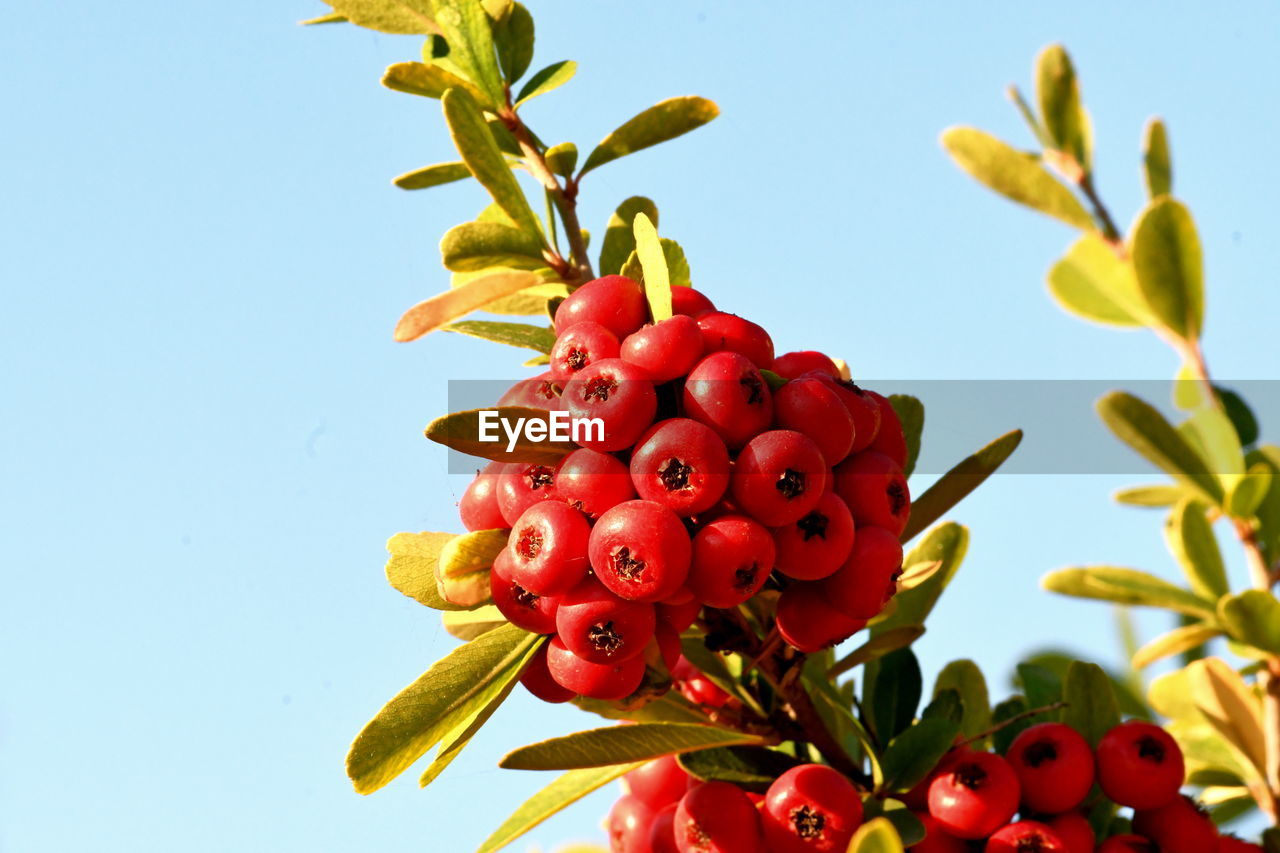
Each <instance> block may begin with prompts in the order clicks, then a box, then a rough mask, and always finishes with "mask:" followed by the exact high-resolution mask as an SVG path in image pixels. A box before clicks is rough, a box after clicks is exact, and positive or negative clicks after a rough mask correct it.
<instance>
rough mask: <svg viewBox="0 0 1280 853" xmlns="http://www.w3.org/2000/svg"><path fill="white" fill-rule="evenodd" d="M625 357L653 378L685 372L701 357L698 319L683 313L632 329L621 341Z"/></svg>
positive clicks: (658, 379) (665, 378)
mask: <svg viewBox="0 0 1280 853" xmlns="http://www.w3.org/2000/svg"><path fill="white" fill-rule="evenodd" d="M621 354H622V360H623V361H626V362H629V363H630V364H634V365H635V366H636V367H639V368H640V369H641V370H643V371H644V372H645V373H647V374H648V375H649V378H651V379H652V380H653V381H654V382H670V381H671V380H672V379H676V378H678V377H681V376H684V375H685V374H686V373H688V372H689V371H690V370H692V369H693V366H694V365H695V364H697V363H698V359H700V358H702V331H701V330H700V329H699V328H698V321H697V320H695V319H693V318H692V317H689V316H686V315H684V314H676V315H674V316H672V317H668V318H667V319H665V320H663V321H661V322H658V323H654V324H653V325H651V326H645V327H644V328H642V329H640V330H638V331H635V332H632V333H631V334H630V335H629V336H627V339H626V340H625V341H623V342H622V349H621Z"/></svg>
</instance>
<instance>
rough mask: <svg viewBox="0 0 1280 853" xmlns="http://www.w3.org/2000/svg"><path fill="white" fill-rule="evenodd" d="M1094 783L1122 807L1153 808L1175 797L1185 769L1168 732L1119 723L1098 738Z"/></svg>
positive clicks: (1148, 725)
mask: <svg viewBox="0 0 1280 853" xmlns="http://www.w3.org/2000/svg"><path fill="white" fill-rule="evenodd" d="M1097 764H1098V784H1099V785H1101V786H1102V792H1103V793H1104V794H1106V795H1107V796H1108V797H1110V798H1111V799H1112V800H1114V801H1115V802H1117V803H1119V804H1120V805H1122V806H1129V807H1131V808H1135V809H1156V808H1159V807H1161V806H1164V805H1168V804H1169V803H1170V802H1171V801H1173V800H1175V799H1176V798H1177V796H1178V790H1179V789H1180V788H1181V787H1182V781H1183V777H1184V775H1185V773H1186V767H1185V765H1184V764H1183V761H1182V750H1181V749H1179V748H1178V744H1177V742H1176V741H1175V740H1174V739H1173V738H1172V737H1170V736H1169V733H1168V732H1166V731H1165V730H1164V729H1162V728H1160V727H1159V726H1156V725H1152V724H1151V723H1145V722H1143V721H1141V720H1130V721H1129V722H1127V723H1121V724H1120V725H1118V726H1116V727H1115V728H1113V729H1111V731H1109V732H1107V733H1106V734H1105V735H1103V736H1102V740H1101V741H1100V742H1099V743H1098V752H1097Z"/></svg>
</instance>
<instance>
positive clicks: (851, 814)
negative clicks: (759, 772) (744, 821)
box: [761, 764, 862, 853]
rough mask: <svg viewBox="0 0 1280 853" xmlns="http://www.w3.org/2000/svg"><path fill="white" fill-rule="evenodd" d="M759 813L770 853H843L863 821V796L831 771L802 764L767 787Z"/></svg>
mask: <svg viewBox="0 0 1280 853" xmlns="http://www.w3.org/2000/svg"><path fill="white" fill-rule="evenodd" d="M761 817H762V818H763V819H764V837H765V841H766V842H768V845H769V850H770V853H845V850H846V849H847V848H848V847H849V839H851V838H852V837H853V833H854V832H855V831H856V830H857V828H858V825H859V824H861V823H862V798H861V797H859V796H858V789H857V788H855V787H853V783H852V782H850V781H849V780H848V779H846V778H845V777H844V776H843V775H841V774H840V773H839V772H837V771H836V770H833V769H831V768H830V767H827V766H826V765H824V764H802V765H800V766H799V767H793V768H791V769H790V770H788V771H787V772H785V773H783V774H782V775H781V776H779V777H778V778H777V779H775V780H774V781H773V784H772V785H770V786H769V791H768V793H767V794H765V798H764V810H763V813H762V814H761Z"/></svg>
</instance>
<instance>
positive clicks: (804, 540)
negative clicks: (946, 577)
mask: <svg viewBox="0 0 1280 853" xmlns="http://www.w3.org/2000/svg"><path fill="white" fill-rule="evenodd" d="M672 291H673V293H672V304H673V311H674V316H672V317H670V318H667V319H664V320H661V321H659V322H656V323H651V322H648V307H647V303H646V299H645V294H644V292H643V289H642V288H641V286H640V285H639V284H637V283H636V282H635V281H633V280H631V279H629V278H626V277H623V276H616V275H614V276H606V277H604V278H600V279H596V280H595V281H592V282H589V283H587V284H585V285H583V286H582V287H580V288H578V289H577V290H576V291H574V292H573V294H571V295H570V296H569V297H568V298H567V299H565V300H564V302H562V303H561V304H560V305H559V307H558V308H557V309H556V312H555V330H556V334H557V338H556V343H555V346H554V348H553V349H552V351H551V355H550V370H549V371H547V372H546V373H544V374H542V375H541V376H538V377H535V378H533V379H529V380H525V381H522V382H520V383H518V384H517V385H516V386H514V387H513V388H512V389H511V390H510V391H508V392H507V393H506V394H505V395H504V396H503V397H502V399H500V400H499V405H502V406H523V407H533V408H543V409H552V410H561V411H565V412H567V413H568V415H569V416H570V418H571V419H574V420H577V419H583V420H588V419H598V423H599V424H601V425H602V429H598V430H596V431H594V432H593V431H591V430H586V431H584V432H587V433H588V434H587V435H582V434H580V435H579V436H578V439H577V444H578V446H579V447H578V449H576V450H574V451H573V452H571V453H569V454H568V455H567V456H565V457H564V458H563V459H562V461H560V463H559V464H558V465H555V466H550V465H539V464H525V463H505V464H499V463H493V464H491V465H489V466H488V467H487V468H485V469H484V470H483V471H481V472H480V473H479V474H478V475H477V476H476V479H475V480H474V482H472V483H471V485H470V486H469V487H468V488H467V490H466V493H465V494H464V495H463V498H462V500H461V503H460V511H461V516H462V522H463V524H464V525H465V526H466V527H467V529H468V530H473V531H474V530H488V529H496V528H502V529H510V531H511V532H510V534H509V538H508V544H507V547H506V549H505V550H504V551H502V553H501V555H500V556H499V557H498V558H497V560H496V561H495V562H494V565H493V570H492V572H491V574H490V578H491V580H490V586H491V590H492V597H493V602H494V604H495V605H497V607H498V608H499V609H500V610H501V611H502V613H503V614H504V615H505V616H506V618H507V619H508V620H509V621H510V622H511V623H512V624H514V625H517V626H519V627H521V628H524V629H526V630H529V631H533V632H536V633H540V634H551V635H554V636H553V637H552V639H551V641H550V642H549V643H548V644H547V645H546V646H545V651H544V652H541V653H540V654H539V657H538V659H537V660H536V661H535V662H534V664H533V665H532V666H530V667H529V669H528V670H527V672H526V675H525V677H524V683H525V685H526V686H527V687H528V688H529V689H530V690H531V691H532V692H534V693H535V694H536V695H538V696H539V697H541V698H543V699H546V700H548V701H566V700H567V699H568V698H570V697H572V696H574V695H583V696H588V697H592V698H596V699H605V700H618V699H622V698H624V697H626V696H628V695H630V694H632V693H633V692H635V691H636V690H637V688H638V687H639V686H640V684H641V683H642V681H643V678H644V672H645V668H646V666H645V661H646V658H648V659H649V660H650V661H651V662H654V661H656V657H657V651H656V650H654V647H655V646H656V647H657V649H659V650H661V654H662V657H663V658H664V659H665V660H666V663H667V666H668V668H669V669H670V668H672V667H674V666H676V664H677V663H678V661H679V635H680V633H681V632H682V631H684V630H685V629H686V628H688V627H689V626H690V625H691V624H693V622H694V621H695V620H696V619H697V616H698V614H699V612H700V610H701V608H702V607H704V606H707V607H713V608H732V607H736V606H737V605H739V604H742V603H744V602H746V601H747V600H748V599H750V598H751V597H753V596H754V595H756V594H757V593H759V592H760V591H761V590H762V589H763V588H764V587H765V585H766V583H767V582H770V580H771V579H772V587H773V588H775V589H780V597H779V600H778V603H777V612H776V624H777V628H778V631H779V633H780V635H781V636H782V638H783V639H784V640H786V641H787V642H789V643H790V644H791V645H793V646H795V647H796V648H797V649H799V650H801V651H805V652H810V651H817V650H818V649H821V648H823V647H826V646H829V645H832V644H834V643H836V642H839V641H840V640H843V639H845V638H846V637H848V636H850V635H852V634H853V633H855V632H856V631H858V630H860V629H861V628H862V627H863V626H865V624H866V621H867V620H868V619H870V618H872V617H873V616H875V615H876V614H877V613H879V612H880V611H881V609H882V608H883V607H884V605H885V604H886V603H887V602H888V600H889V598H890V597H891V596H892V595H893V593H894V591H895V582H896V579H897V576H898V575H899V574H900V572H901V567H902V548H901V546H900V545H899V542H898V537H899V535H900V534H901V533H902V531H903V529H904V527H905V525H906V521H907V515H908V513H909V512H910V507H911V500H910V495H909V493H908V491H907V483H906V478H905V476H904V474H903V466H904V465H905V462H906V458H907V446H906V440H905V438H904V436H903V431H902V427H901V424H900V422H899V420H898V417H897V415H896V414H895V413H894V410H893V407H892V406H891V405H890V404H889V401H888V400H886V399H885V398H884V397H882V396H880V395H878V394H875V393H874V392H871V391H866V390H863V389H861V388H859V387H858V386H857V385H855V384H853V383H852V382H850V381H848V380H847V379H846V378H843V377H842V375H841V370H840V368H839V367H838V366H837V365H836V363H835V362H834V361H833V360H832V359H830V358H829V357H827V356H826V355H823V354H822V353H819V352H812V351H806V352H792V353H787V354H785V355H781V356H778V357H776V358H775V357H774V353H773V341H772V340H771V339H770V337H769V334H768V333H767V332H766V331H765V330H764V329H763V328H761V327H760V326H758V325H756V324H755V323H752V322H750V321H748V320H745V319H743V318H741V317H738V316H736V315H734V314H727V313H724V312H721V311H717V310H716V309H715V306H714V305H712V303H711V301H710V300H709V299H707V297H706V296H704V295H703V294H701V293H699V292H698V291H696V290H694V289H693V288H689V287H676V288H673V289H672ZM655 640H656V643H655V642H654V641H655ZM646 649H650V653H649V654H648V655H646V654H645V651H646Z"/></svg>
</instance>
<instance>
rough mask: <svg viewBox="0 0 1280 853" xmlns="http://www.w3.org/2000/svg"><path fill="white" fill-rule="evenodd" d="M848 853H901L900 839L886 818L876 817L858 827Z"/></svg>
mask: <svg viewBox="0 0 1280 853" xmlns="http://www.w3.org/2000/svg"><path fill="white" fill-rule="evenodd" d="M848 853H903V850H902V839H900V838H899V837H898V832H897V830H895V829H894V828H893V824H892V823H890V822H889V819H888V818H883V817H878V818H875V819H873V820H870V821H867V822H866V823H864V824H863V825H862V826H860V827H858V831H857V832H855V833H854V835H853V840H852V841H850V842H849V851H848Z"/></svg>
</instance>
